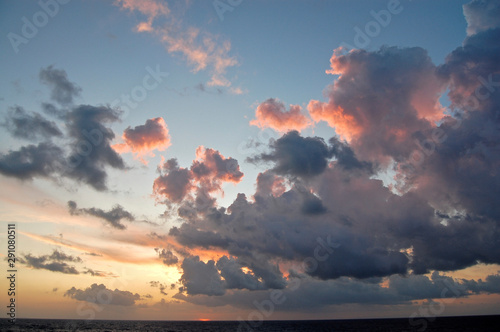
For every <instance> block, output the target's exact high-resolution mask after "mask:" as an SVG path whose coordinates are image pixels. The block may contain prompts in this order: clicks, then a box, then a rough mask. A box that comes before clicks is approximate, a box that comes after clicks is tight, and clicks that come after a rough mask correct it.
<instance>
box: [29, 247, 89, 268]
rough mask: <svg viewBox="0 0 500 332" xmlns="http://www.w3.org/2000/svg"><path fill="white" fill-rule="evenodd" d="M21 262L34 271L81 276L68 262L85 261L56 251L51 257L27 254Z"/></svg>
mask: <svg viewBox="0 0 500 332" xmlns="http://www.w3.org/2000/svg"><path fill="white" fill-rule="evenodd" d="M20 262H21V263H23V264H26V266H28V267H31V268H34V269H43V270H49V271H52V272H61V273H65V274H79V273H80V272H78V270H77V269H76V268H75V267H74V266H70V265H69V264H68V263H66V262H70V263H82V262H83V261H82V259H81V258H80V257H75V256H71V255H66V254H65V253H63V252H61V251H58V250H54V251H53V252H52V254H51V255H42V256H33V255H31V254H26V255H24V256H23V257H22V258H21V259H20Z"/></svg>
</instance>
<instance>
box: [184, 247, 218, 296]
mask: <svg viewBox="0 0 500 332" xmlns="http://www.w3.org/2000/svg"><path fill="white" fill-rule="evenodd" d="M181 268H182V271H183V273H182V276H181V279H180V281H181V282H182V284H183V287H184V289H185V291H186V292H187V294H189V295H196V294H205V295H223V294H224V292H225V289H224V283H223V281H222V279H221V277H220V274H219V272H218V271H217V268H216V267H215V262H214V261H213V260H210V261H208V262H207V263H205V262H203V261H200V258H199V257H198V256H194V257H186V258H184V261H183V262H182V265H181Z"/></svg>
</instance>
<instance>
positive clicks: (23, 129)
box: [1, 106, 62, 141]
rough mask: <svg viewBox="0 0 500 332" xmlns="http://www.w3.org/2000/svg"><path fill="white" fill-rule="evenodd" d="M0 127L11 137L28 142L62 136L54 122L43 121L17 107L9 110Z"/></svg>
mask: <svg viewBox="0 0 500 332" xmlns="http://www.w3.org/2000/svg"><path fill="white" fill-rule="evenodd" d="M1 126H2V127H5V128H6V129H7V131H8V132H10V134H11V135H12V136H13V137H16V138H23V139H27V140H30V141H34V140H36V139H48V138H51V137H53V136H62V132H61V131H60V130H59V128H58V126H57V125H56V123H55V122H53V121H49V120H47V119H45V118H44V117H43V116H42V115H40V114H39V113H36V112H31V114H30V113H28V112H26V111H25V110H24V109H23V108H22V107H19V106H16V107H13V108H11V110H10V111H9V112H8V114H7V116H6V118H5V122H4V123H2V124H1Z"/></svg>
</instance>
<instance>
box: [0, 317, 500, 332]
mask: <svg viewBox="0 0 500 332" xmlns="http://www.w3.org/2000/svg"><path fill="white" fill-rule="evenodd" d="M0 329H1V331H89V332H92V331H96V332H105V331H109V332H111V331H116V332H119V331H167V332H183V331H193V332H201V331H204V332H226V331H228V332H229V331H241V332H246V331H266V332H271V331H273V332H275V331H300V332H317V331H388V332H392V331H444V332H447V331H450V332H451V331H453V332H460V331H478V332H483V331H495V332H497V331H500V316H466V317H438V318H435V319H434V318H415V319H412V320H411V321H410V320H409V319H408V318H396V319H357V320H315V321H264V322H246V323H245V322H220V321H211V322H197V321H189V322H181V321H109V320H92V321H83V320H60V319H18V320H17V321H16V322H15V323H14V324H12V323H9V322H8V321H7V320H5V319H2V320H0Z"/></svg>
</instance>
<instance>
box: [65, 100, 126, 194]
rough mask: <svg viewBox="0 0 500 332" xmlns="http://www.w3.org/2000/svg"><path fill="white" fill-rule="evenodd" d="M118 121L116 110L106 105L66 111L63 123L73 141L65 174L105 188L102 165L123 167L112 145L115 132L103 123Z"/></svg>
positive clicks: (86, 106) (105, 174)
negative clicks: (64, 122)
mask: <svg viewBox="0 0 500 332" xmlns="http://www.w3.org/2000/svg"><path fill="white" fill-rule="evenodd" d="M118 120H119V113H118V111H116V110H114V109H112V108H109V107H105V106H97V107H96V106H91V105H80V106H77V107H75V108H73V109H72V110H71V111H70V112H68V114H67V117H66V126H67V130H68V135H69V137H70V138H71V140H72V143H71V145H70V148H71V152H70V155H69V157H68V159H67V161H66V164H69V165H68V167H67V173H66V175H67V176H68V177H70V178H72V179H75V180H77V181H81V182H84V183H86V184H88V185H90V186H92V187H93V188H94V189H96V190H100V191H103V190H106V189H107V185H106V179H107V173H106V170H105V168H106V167H112V168H115V169H121V170H123V169H125V164H124V162H123V159H122V158H121V157H120V155H119V154H118V153H117V152H116V151H115V150H113V148H112V147H111V141H112V140H113V139H114V137H115V135H114V133H113V131H112V130H111V129H109V128H107V127H105V126H104V125H103V124H105V123H112V122H115V121H118Z"/></svg>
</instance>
